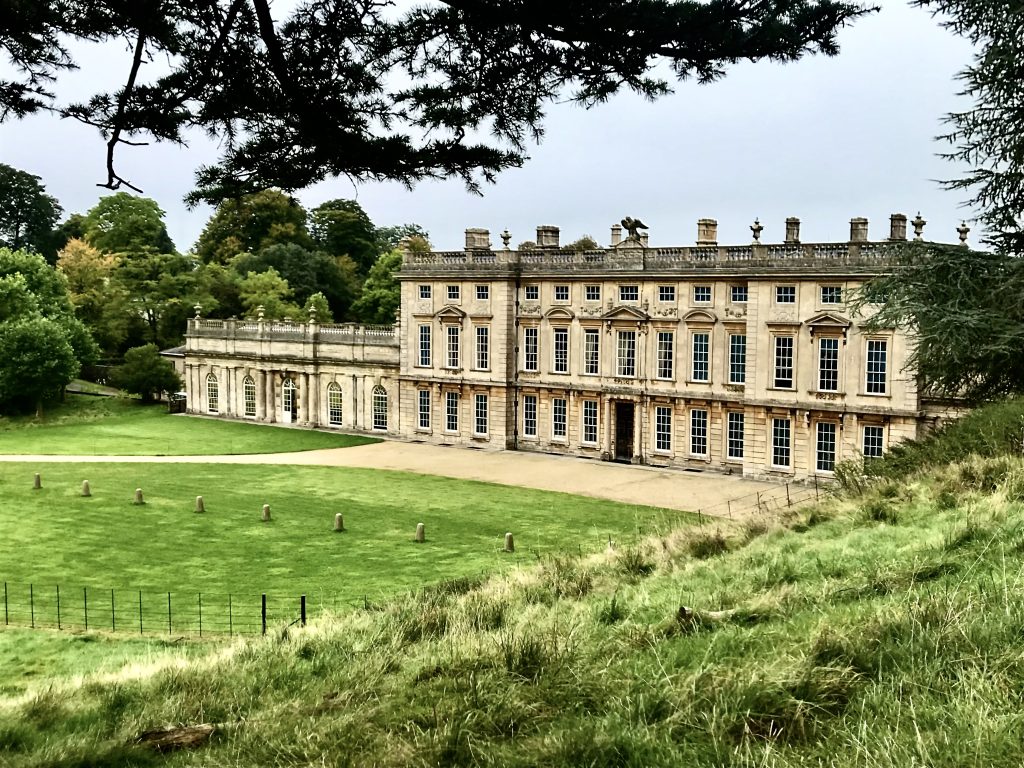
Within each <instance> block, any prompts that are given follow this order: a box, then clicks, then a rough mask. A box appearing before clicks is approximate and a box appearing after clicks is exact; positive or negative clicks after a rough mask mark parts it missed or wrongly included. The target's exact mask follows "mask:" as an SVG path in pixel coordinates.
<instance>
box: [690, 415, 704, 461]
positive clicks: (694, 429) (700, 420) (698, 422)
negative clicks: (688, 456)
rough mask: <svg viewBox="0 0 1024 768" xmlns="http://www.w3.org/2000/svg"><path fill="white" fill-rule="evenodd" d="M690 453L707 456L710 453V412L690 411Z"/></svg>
mask: <svg viewBox="0 0 1024 768" xmlns="http://www.w3.org/2000/svg"><path fill="white" fill-rule="evenodd" d="M690 453H692V454H693V455H694V456H706V455H707V453H708V412H707V411H705V410H693V411H690Z"/></svg>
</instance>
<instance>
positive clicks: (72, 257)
mask: <svg viewBox="0 0 1024 768" xmlns="http://www.w3.org/2000/svg"><path fill="white" fill-rule="evenodd" d="M120 262H121V257H119V256H116V255H114V254H109V253H100V252H99V251H98V250H96V249H95V248H93V247H92V246H91V245H89V244H88V243H86V242H84V241H83V240H78V239H72V240H69V241H68V242H67V245H65V246H64V249H63V250H61V252H60V254H59V255H58V257H57V270H58V271H59V272H60V273H61V274H63V275H64V276H65V277H66V278H67V287H68V293H69V295H70V297H71V303H72V305H73V306H74V310H75V316H76V317H77V318H78V319H79V320H81V321H82V322H83V323H85V325H86V327H88V328H89V330H90V332H91V333H92V335H93V338H95V339H96V342H97V343H98V344H99V345H100V347H101V348H102V350H103V353H104V355H105V356H106V357H117V356H119V355H120V353H121V349H122V347H121V345H122V344H123V342H124V340H125V339H126V338H127V336H128V329H129V327H130V325H131V320H132V313H133V311H134V310H133V307H132V305H131V303H130V300H129V297H128V292H127V291H126V290H125V288H124V286H123V285H122V284H121V283H120V282H119V281H117V280H116V279H114V278H115V275H116V273H117V267H118V265H119V264H120Z"/></svg>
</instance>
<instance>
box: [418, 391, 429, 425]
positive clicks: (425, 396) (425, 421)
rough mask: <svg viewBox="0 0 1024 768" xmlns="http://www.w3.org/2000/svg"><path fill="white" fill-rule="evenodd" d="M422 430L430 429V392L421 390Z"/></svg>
mask: <svg viewBox="0 0 1024 768" xmlns="http://www.w3.org/2000/svg"><path fill="white" fill-rule="evenodd" d="M419 393H420V395H419V417H420V422H419V423H420V429H430V390H429V389H421V390H419Z"/></svg>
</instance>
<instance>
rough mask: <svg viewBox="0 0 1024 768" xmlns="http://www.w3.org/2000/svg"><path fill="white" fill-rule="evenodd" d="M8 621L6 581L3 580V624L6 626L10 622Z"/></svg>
mask: <svg viewBox="0 0 1024 768" xmlns="http://www.w3.org/2000/svg"><path fill="white" fill-rule="evenodd" d="M10 622H11V618H10V615H9V614H8V613H7V582H6V581H5V582H4V626H5V627H6V626H7V625H8V624H10Z"/></svg>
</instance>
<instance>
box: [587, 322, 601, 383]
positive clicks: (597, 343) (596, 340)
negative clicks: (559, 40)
mask: <svg viewBox="0 0 1024 768" xmlns="http://www.w3.org/2000/svg"><path fill="white" fill-rule="evenodd" d="M600 355H601V332H600V331H599V330H597V329H596V328H586V329H584V331H583V373H585V374H587V375H588V376H596V375H597V374H598V373H600V365H601V357H600Z"/></svg>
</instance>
